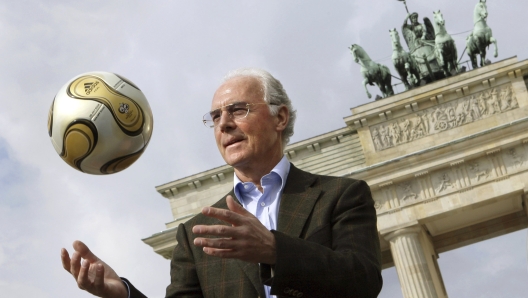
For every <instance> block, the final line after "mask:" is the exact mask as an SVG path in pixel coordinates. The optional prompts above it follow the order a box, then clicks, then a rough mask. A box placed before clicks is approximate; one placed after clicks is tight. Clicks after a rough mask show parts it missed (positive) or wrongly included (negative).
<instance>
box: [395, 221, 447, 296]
mask: <svg viewBox="0 0 528 298" xmlns="http://www.w3.org/2000/svg"><path fill="white" fill-rule="evenodd" d="M385 239H386V240H387V241H389V242H390V248H391V252H392V258H393V259H394V264H395V266H396V270H397V272H398V278H399V279H400V284H401V288H402V292H403V297H405V298H414V297H416V298H438V297H447V296H446V294H445V289H444V285H443V281H442V276H441V275H440V270H438V264H437V263H436V258H437V257H436V253H435V252H434V248H433V246H432V243H431V242H430V238H429V237H427V235H426V234H425V233H424V232H423V230H422V228H421V227H420V226H412V227H406V228H403V229H400V230H397V231H394V232H391V233H388V234H387V235H386V236H385Z"/></svg>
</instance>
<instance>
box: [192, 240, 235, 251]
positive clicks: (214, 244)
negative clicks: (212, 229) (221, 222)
mask: <svg viewBox="0 0 528 298" xmlns="http://www.w3.org/2000/svg"><path fill="white" fill-rule="evenodd" d="M193 243H194V245H196V246H201V247H211V248H219V249H233V248H234V247H235V246H236V243H235V241H234V240H233V239H231V238H196V239H194V241H193Z"/></svg>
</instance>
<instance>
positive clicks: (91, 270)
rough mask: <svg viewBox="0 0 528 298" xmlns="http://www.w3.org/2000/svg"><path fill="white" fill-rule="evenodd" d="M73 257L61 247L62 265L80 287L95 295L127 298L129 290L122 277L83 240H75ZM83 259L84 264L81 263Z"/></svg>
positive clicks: (108, 297) (109, 297)
mask: <svg viewBox="0 0 528 298" xmlns="http://www.w3.org/2000/svg"><path fill="white" fill-rule="evenodd" d="M73 249H74V250H75V252H73V254H72V257H71V259H70V256H69V255H68V251H67V250H66V249H64V248H63V249H61V260H62V267H64V269H65V270H66V271H68V272H69V273H71V275H73V278H75V280H76V281H77V285H78V286H79V288H80V289H83V290H85V291H87V292H89V293H91V294H93V295H95V296H99V297H107V298H127V297H128V290H127V288H126V286H125V285H124V284H123V282H122V281H121V278H119V276H118V275H117V274H116V273H115V271H114V270H113V269H112V268H110V266H108V265H107V264H106V263H105V262H103V261H101V260H100V259H99V258H98V257H96V256H95V255H94V254H93V253H92V252H91V251H90V249H88V246H86V245H85V244H84V243H82V242H81V241H75V242H73ZM81 259H82V264H81Z"/></svg>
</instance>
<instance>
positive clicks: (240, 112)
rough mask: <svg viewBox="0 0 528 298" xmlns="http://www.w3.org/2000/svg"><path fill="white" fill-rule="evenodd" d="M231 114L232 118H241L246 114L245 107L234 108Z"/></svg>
mask: <svg viewBox="0 0 528 298" xmlns="http://www.w3.org/2000/svg"><path fill="white" fill-rule="evenodd" d="M232 113H233V115H234V116H243V115H245V114H246V113H247V109H246V107H234V108H233V112H232Z"/></svg>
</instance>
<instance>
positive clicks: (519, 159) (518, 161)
mask: <svg viewBox="0 0 528 298" xmlns="http://www.w3.org/2000/svg"><path fill="white" fill-rule="evenodd" d="M507 152H508V155H509V156H510V158H511V159H512V161H513V164H514V166H515V167H517V168H518V167H520V166H522V165H523V164H524V160H523V157H524V156H522V155H519V154H517V151H516V150H515V148H511V149H509V150H508V151H507Z"/></svg>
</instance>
